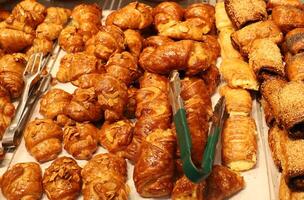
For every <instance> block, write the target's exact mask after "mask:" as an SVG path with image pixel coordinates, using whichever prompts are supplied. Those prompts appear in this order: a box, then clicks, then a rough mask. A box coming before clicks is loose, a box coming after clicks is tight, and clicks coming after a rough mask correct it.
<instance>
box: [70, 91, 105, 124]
mask: <svg viewBox="0 0 304 200" xmlns="http://www.w3.org/2000/svg"><path fill="white" fill-rule="evenodd" d="M64 114H65V115H67V116H69V117H70V118H72V119H73V120H75V121H78V122H84V121H90V122H94V121H98V120H100V119H101V118H102V117H103V112H102V108H101V106H100V105H99V103H98V102H97V95H96V91H95V89H94V88H88V89H81V88H78V89H76V90H75V91H74V93H73V97H72V99H71V102H70V103H69V104H68V105H67V106H66V107H65V108H64Z"/></svg>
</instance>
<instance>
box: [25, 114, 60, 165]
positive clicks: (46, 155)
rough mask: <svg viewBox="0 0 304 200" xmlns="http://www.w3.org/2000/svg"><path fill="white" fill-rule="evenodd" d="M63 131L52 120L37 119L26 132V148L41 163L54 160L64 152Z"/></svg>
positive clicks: (30, 123) (27, 127)
mask: <svg viewBox="0 0 304 200" xmlns="http://www.w3.org/2000/svg"><path fill="white" fill-rule="evenodd" d="M62 135H63V134H62V130H61V128H60V127H59V126H58V125H57V124H56V123H55V122H54V121H53V120H51V119H36V120H34V121H31V122H29V123H28V124H27V126H26V129H25V131H24V140H25V146H26V148H27V150H28V151H29V153H30V154H31V155H32V156H33V157H34V158H35V159H36V160H37V161H39V162H46V161H50V160H54V159H55V158H56V157H57V156H58V154H59V153H61V151H62V144H61V143H62Z"/></svg>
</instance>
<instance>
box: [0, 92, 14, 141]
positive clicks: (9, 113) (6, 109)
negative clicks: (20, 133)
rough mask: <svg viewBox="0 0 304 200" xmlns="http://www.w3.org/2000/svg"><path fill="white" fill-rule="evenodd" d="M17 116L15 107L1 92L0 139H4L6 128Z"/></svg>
mask: <svg viewBox="0 0 304 200" xmlns="http://www.w3.org/2000/svg"><path fill="white" fill-rule="evenodd" d="M14 115H15V107H14V105H13V104H12V103H11V101H10V99H9V98H8V96H6V95H5V96H2V95H1V92H0V138H2V136H3V134H4V132H5V130H6V128H7V127H8V126H9V125H10V123H11V120H12V118H13V116H14Z"/></svg>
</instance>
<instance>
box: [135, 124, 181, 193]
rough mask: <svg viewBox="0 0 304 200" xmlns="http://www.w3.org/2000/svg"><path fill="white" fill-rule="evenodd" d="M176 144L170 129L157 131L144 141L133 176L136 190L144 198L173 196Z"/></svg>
mask: <svg viewBox="0 0 304 200" xmlns="http://www.w3.org/2000/svg"><path fill="white" fill-rule="evenodd" d="M175 144H176V138H175V135H174V134H173V132H172V131H171V130H170V129H167V130H161V129H157V130H155V131H153V132H152V133H151V134H149V135H148V136H147V137H146V139H145V140H143V142H142V144H141V147H140V151H139V157H138V160H137V162H136V164H135V166H134V174H133V180H134V183H135V187H136V190H137V192H138V193H139V194H140V195H141V196H142V197H150V198H156V197H165V196H168V195H170V194H171V191H172V189H173V178H174V158H173V156H174V151H175Z"/></svg>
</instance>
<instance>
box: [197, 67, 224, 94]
mask: <svg viewBox="0 0 304 200" xmlns="http://www.w3.org/2000/svg"><path fill="white" fill-rule="evenodd" d="M201 78H202V79H203V81H204V82H205V84H206V86H207V89H208V91H209V95H210V96H211V95H213V94H214V93H215V92H216V89H217V86H218V85H219V84H220V81H221V75H220V71H219V69H218V68H217V66H215V65H211V66H210V67H209V68H208V69H207V70H206V71H204V72H202V74H201Z"/></svg>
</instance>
